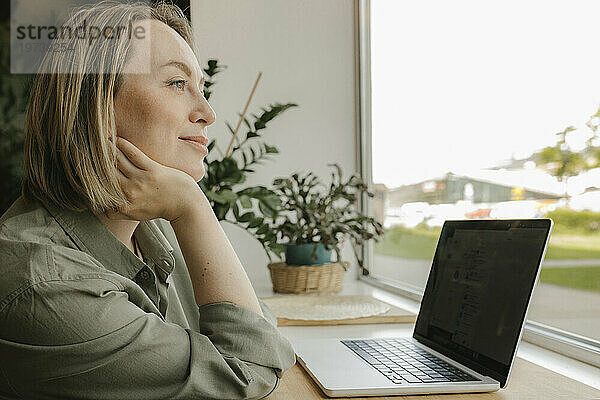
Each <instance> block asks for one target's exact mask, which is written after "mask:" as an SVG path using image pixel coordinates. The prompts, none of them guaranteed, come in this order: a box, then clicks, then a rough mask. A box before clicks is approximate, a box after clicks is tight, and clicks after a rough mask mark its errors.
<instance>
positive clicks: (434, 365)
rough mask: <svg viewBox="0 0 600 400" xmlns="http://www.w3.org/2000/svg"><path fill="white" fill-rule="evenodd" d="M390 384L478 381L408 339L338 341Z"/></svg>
mask: <svg viewBox="0 0 600 400" xmlns="http://www.w3.org/2000/svg"><path fill="white" fill-rule="evenodd" d="M341 342H342V343H343V344H344V345H345V346H346V347H348V348H349V349H350V350H352V351H353V352H354V353H356V354H357V355H358V356H359V357H361V358H362V359H363V360H365V361H366V362H368V363H369V364H371V365H372V366H373V367H375V369H377V370H378V371H379V372H381V373H382V374H383V375H385V376H386V377H387V378H388V379H389V380H391V381H392V382H393V383H397V384H401V383H437V382H440V383H441V382H469V381H479V379H478V378H475V377H473V376H471V375H469V374H467V373H466V372H464V371H462V370H460V369H458V368H456V367H455V366H453V365H451V364H448V363H447V362H445V361H444V360H441V359H440V358H438V357H436V356H435V355H433V354H431V353H429V352H427V351H425V350H423V349H421V348H420V347H418V346H416V345H414V344H413V343H412V341H411V340H410V339H406V338H398V339H383V338H381V339H365V340H341Z"/></svg>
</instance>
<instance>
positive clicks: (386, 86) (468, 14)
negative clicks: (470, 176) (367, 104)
mask: <svg viewBox="0 0 600 400" xmlns="http://www.w3.org/2000/svg"><path fill="white" fill-rule="evenodd" d="M371 7H372V15H371V18H372V20H371V60H372V61H371V79H372V132H373V133H372V134H373V136H372V147H373V181H374V182H375V183H385V184H386V185H387V186H388V187H397V186H400V185H403V184H408V183H414V182H419V181H422V180H425V179H429V178H433V177H436V176H440V175H442V174H443V173H445V172H446V171H449V170H455V171H468V170H474V169H479V168H485V167H490V166H494V165H496V164H497V163H498V162H499V161H501V160H504V159H510V158H511V157H515V158H517V159H518V158H525V157H527V156H529V155H530V154H531V153H532V152H534V151H536V150H538V149H541V148H543V147H545V146H549V145H553V144H554V143H555V141H556V138H557V137H556V135H555V133H557V132H559V131H562V130H564V129H565V128H566V127H567V126H569V125H573V126H575V127H576V128H577V131H576V132H575V134H574V135H573V140H571V141H570V143H571V144H572V146H573V147H578V146H579V147H580V146H581V143H583V142H584V140H585V139H586V138H587V137H588V136H589V135H590V130H589V129H588V128H587V127H586V126H585V123H586V122H587V121H588V119H589V117H590V116H591V115H592V114H594V113H595V112H596V111H597V110H598V107H600V39H599V37H600V36H599V35H598V34H599V33H600V1H597V0H585V1H583V0H570V1H560V2H558V1H544V2H541V1H532V0H526V1H523V0H521V1H513V0H503V1H481V0H479V1H463V0H453V1H447V0H445V1H443V0H436V1H429V0H419V1H417V0H412V1H407V0H371ZM576 139H577V140H576ZM597 186H600V182H598V184H597Z"/></svg>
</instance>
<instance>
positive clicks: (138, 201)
mask: <svg viewBox="0 0 600 400" xmlns="http://www.w3.org/2000/svg"><path fill="white" fill-rule="evenodd" d="M116 147H117V165H118V168H119V183H120V185H121V188H122V189H123V191H124V192H125V195H126V196H127V199H128V200H129V202H128V204H127V205H126V206H124V207H121V208H120V209H119V212H108V213H107V217H108V218H109V219H131V220H136V221H145V220H150V219H155V218H164V219H166V220H168V221H174V220H177V219H178V218H179V217H181V216H182V215H183V214H184V213H185V212H186V211H187V210H188V209H190V208H192V207H194V204H197V202H198V201H199V199H201V198H202V197H204V193H203V192H202V190H201V189H200V187H199V186H198V185H197V183H196V182H195V181H194V179H193V178H192V177H191V176H190V175H188V174H186V173H185V172H183V171H180V170H178V169H175V168H170V167H167V166H164V165H162V164H159V163H157V162H156V161H154V160H152V159H151V158H149V157H148V156H147V155H146V154H144V153H143V152H142V151H141V150H140V149H138V148H137V147H135V145H133V143H131V142H129V141H128V140H126V139H123V138H122V137H117V141H116Z"/></svg>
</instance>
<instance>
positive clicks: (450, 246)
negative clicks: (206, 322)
mask: <svg viewBox="0 0 600 400" xmlns="http://www.w3.org/2000/svg"><path fill="white" fill-rule="evenodd" d="M552 226H553V222H552V220H550V219H520V220H468V221H446V222H445V223H444V225H443V227H442V231H441V233H440V237H439V239H438V243H437V248H436V251H435V256H434V258H433V262H432V266H431V270H430V272H429V277H428V280H427V285H426V287H425V292H424V294H423V299H422V301H421V308H420V310H419V315H418V317H417V321H416V323H415V328H414V331H413V335H412V337H396V338H383V337H376V338H356V339H339V338H338V339H295V340H292V341H291V342H292V345H293V346H294V349H295V351H296V355H297V360H298V362H299V363H300V364H301V365H302V366H303V367H304V369H306V371H307V372H308V373H309V374H310V376H312V378H313V379H314V380H315V381H316V382H317V384H318V385H319V387H320V388H321V389H322V390H323V392H324V393H325V394H326V395H327V396H330V397H347V396H382V395H385V396H389V395H408V394H437V393H470V392H492V391H495V390H498V389H500V388H504V387H506V385H507V383H508V377H509V375H510V371H511V367H512V364H513V361H514V359H515V355H516V353H517V347H518V344H519V341H520V339H521V334H522V332H523V326H524V324H525V321H526V317H527V310H528V308H529V303H530V300H531V295H532V293H533V289H534V287H535V285H536V283H537V280H538V277H539V273H540V267H541V264H542V260H543V259H544V255H545V252H546V248H547V246H548V239H549V237H550V232H551V231H552ZM400 268H401V267H400Z"/></svg>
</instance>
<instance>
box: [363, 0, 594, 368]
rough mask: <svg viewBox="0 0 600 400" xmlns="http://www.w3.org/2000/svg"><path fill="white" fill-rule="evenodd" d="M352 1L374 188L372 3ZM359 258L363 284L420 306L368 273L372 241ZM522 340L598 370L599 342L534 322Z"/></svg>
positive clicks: (368, 177)
mask: <svg viewBox="0 0 600 400" xmlns="http://www.w3.org/2000/svg"><path fill="white" fill-rule="evenodd" d="M354 1H355V7H354V8H355V47H356V49H355V50H356V52H355V53H356V66H357V74H356V76H357V82H356V84H357V92H358V102H357V107H356V108H357V126H358V129H357V162H358V166H359V172H360V175H361V178H362V179H363V182H365V183H366V184H367V185H368V187H370V188H372V187H373V173H372V154H373V153H372V147H371V134H372V132H371V37H370V32H371V1H370V0H354ZM360 209H361V212H363V213H364V214H366V215H373V213H372V204H371V202H370V200H369V197H368V196H367V195H366V194H363V195H362V196H361V201H360ZM361 252H362V257H363V260H364V265H365V268H366V270H365V269H363V270H362V271H360V270H359V271H358V272H357V274H358V276H357V279H358V280H361V281H364V282H365V283H368V284H371V285H373V286H376V287H379V288H381V289H384V290H387V291H389V292H391V293H394V294H398V295H401V296H404V297H408V298H410V299H412V300H416V301H418V302H421V299H422V298H423V290H421V289H418V288H413V287H411V286H409V285H402V284H399V283H397V282H392V281H389V280H385V279H382V278H375V277H373V276H372V275H370V274H369V273H368V269H369V267H368V266H369V265H373V259H374V252H373V241H368V242H367V243H365V244H364V245H363V246H362V249H361ZM522 339H523V340H525V341H527V342H530V343H533V344H535V345H537V346H540V347H544V348H547V349H549V350H552V351H554V352H556V353H560V354H563V355H566V356H568V357H571V358H574V359H576V360H579V361H583V362H586V363H588V364H591V365H594V366H596V367H600V341H597V340H594V339H591V338H587V337H584V336H580V335H577V334H574V333H571V332H566V331H563V330H561V329H558V328H555V327H552V326H548V325H544V324H542V323H539V322H535V321H529V320H528V321H527V322H526V324H525V328H524V331H523V336H522Z"/></svg>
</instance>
